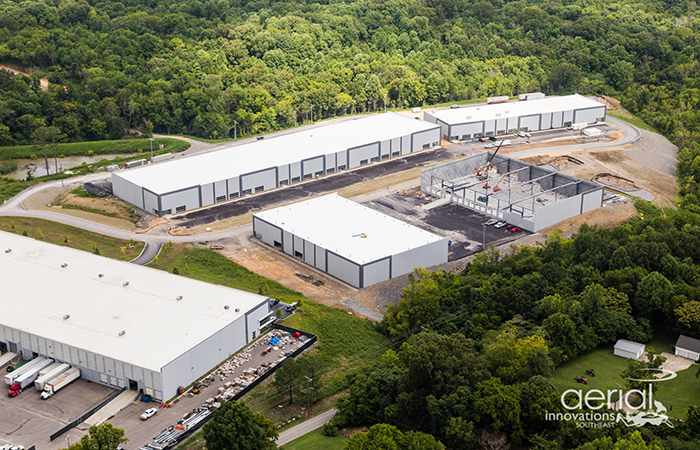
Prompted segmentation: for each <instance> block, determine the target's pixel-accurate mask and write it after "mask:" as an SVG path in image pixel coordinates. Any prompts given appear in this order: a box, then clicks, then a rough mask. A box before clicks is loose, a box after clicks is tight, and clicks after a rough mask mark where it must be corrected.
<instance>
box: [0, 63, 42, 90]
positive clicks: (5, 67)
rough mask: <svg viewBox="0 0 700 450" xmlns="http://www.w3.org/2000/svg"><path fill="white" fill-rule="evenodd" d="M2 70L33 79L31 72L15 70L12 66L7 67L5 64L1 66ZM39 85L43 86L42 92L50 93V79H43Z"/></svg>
mask: <svg viewBox="0 0 700 450" xmlns="http://www.w3.org/2000/svg"><path fill="white" fill-rule="evenodd" d="M0 69H5V70H9V71H10V72H12V73H21V74H22V75H26V76H28V77H31V76H32V75H31V74H30V73H29V72H25V71H23V70H18V69H13V68H12V67H10V66H6V65H4V64H0ZM39 84H41V90H42V91H48V90H49V79H48V78H42V79H40V80H39Z"/></svg>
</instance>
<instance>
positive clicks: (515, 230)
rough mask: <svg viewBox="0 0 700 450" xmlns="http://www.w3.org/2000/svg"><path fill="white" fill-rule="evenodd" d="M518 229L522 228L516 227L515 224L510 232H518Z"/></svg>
mask: <svg viewBox="0 0 700 450" xmlns="http://www.w3.org/2000/svg"><path fill="white" fill-rule="evenodd" d="M518 231H520V228H518V227H515V226H514V227H511V228H510V232H511V233H517V232H518Z"/></svg>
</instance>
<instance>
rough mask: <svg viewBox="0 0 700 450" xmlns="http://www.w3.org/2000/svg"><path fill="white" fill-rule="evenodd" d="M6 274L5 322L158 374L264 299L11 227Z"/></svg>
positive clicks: (0, 287) (1, 320) (1, 247)
mask: <svg viewBox="0 0 700 450" xmlns="http://www.w3.org/2000/svg"><path fill="white" fill-rule="evenodd" d="M6 249H12V251H11V252H9V253H7V252H6V251H5V250H6ZM62 264H68V265H67V266H66V267H61V265H62ZM180 270H182V269H180ZM0 273H2V277H1V278H0V292H2V295H0V307H1V308H2V310H3V311H5V313H4V314H2V315H0V324H3V325H6V326H8V327H12V328H15V329H18V330H21V331H25V332H27V333H32V334H35V335H38V336H42V337H44V338H47V339H50V340H54V341H57V342H62V343H64V344H66V345H70V346H72V347H77V348H80V349H83V350H87V351H90V352H94V353H97V354H100V355H103V356H106V357H109V358H114V359H116V360H119V361H124V362H127V363H130V364H134V365H136V366H140V367H143V368H146V369H150V370H153V371H156V372H160V369H161V368H162V367H163V366H165V365H166V364H168V363H169V362H171V361H172V360H174V359H175V358H177V357H178V356H180V355H182V354H183V353H184V352H186V351H188V350H190V349H191V348H192V347H194V346H196V345H197V344H199V343H201V342H202V341H204V340H205V339H207V338H208V337H209V336H211V335H212V334H214V333H216V332H217V331H219V330H221V329H222V328H224V327H225V326H227V325H228V324H230V323H231V322H233V321H234V320H236V319H237V318H239V317H241V316H242V315H244V314H245V313H246V312H248V311H249V310H251V309H253V308H254V307H255V306H257V305H259V304H260V303H262V302H263V301H265V300H266V297H262V296H260V295H256V294H251V293H248V292H243V291H239V290H236V289H231V288H227V287H223V286H217V285H214V284H209V283H205V282H202V281H197V280H193V279H190V278H187V277H184V276H178V275H173V274H169V273H167V272H164V271H161V270H157V269H151V268H148V267H142V266H138V265H135V264H131V263H128V262H123V261H116V260H113V259H109V258H105V257H101V256H97V255H93V254H91V253H86V252H82V251H79V250H74V249H71V248H68V247H61V246H58V245H53V244H48V243H46V242H41V241H37V240H34V239H31V238H27V237H23V236H18V235H15V234H11V233H6V232H0ZM100 273H102V274H104V276H103V277H102V278H100V277H99V274H100ZM127 281H128V282H129V284H128V285H127V286H124V283H125V282H127ZM180 295H181V296H182V300H177V297H178V296H180ZM225 305H229V308H228V309H225V308H224V306H225ZM237 308H238V309H239V310H238V311H236V309H237ZM66 315H70V318H68V319H64V316H66ZM121 331H125V332H126V333H125V334H124V335H123V336H119V333H120V332H121Z"/></svg>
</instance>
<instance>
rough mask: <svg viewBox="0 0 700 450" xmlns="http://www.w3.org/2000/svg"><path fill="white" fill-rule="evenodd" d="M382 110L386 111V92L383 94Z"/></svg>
mask: <svg viewBox="0 0 700 450" xmlns="http://www.w3.org/2000/svg"><path fill="white" fill-rule="evenodd" d="M384 112H386V94H384Z"/></svg>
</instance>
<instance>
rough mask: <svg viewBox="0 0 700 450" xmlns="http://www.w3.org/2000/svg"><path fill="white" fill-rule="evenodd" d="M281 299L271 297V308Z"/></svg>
mask: <svg viewBox="0 0 700 450" xmlns="http://www.w3.org/2000/svg"><path fill="white" fill-rule="evenodd" d="M279 302H280V301H279V300H278V299H276V298H271V299H270V308H273V307H275V306H276V305H277V304H278V303H279Z"/></svg>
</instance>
